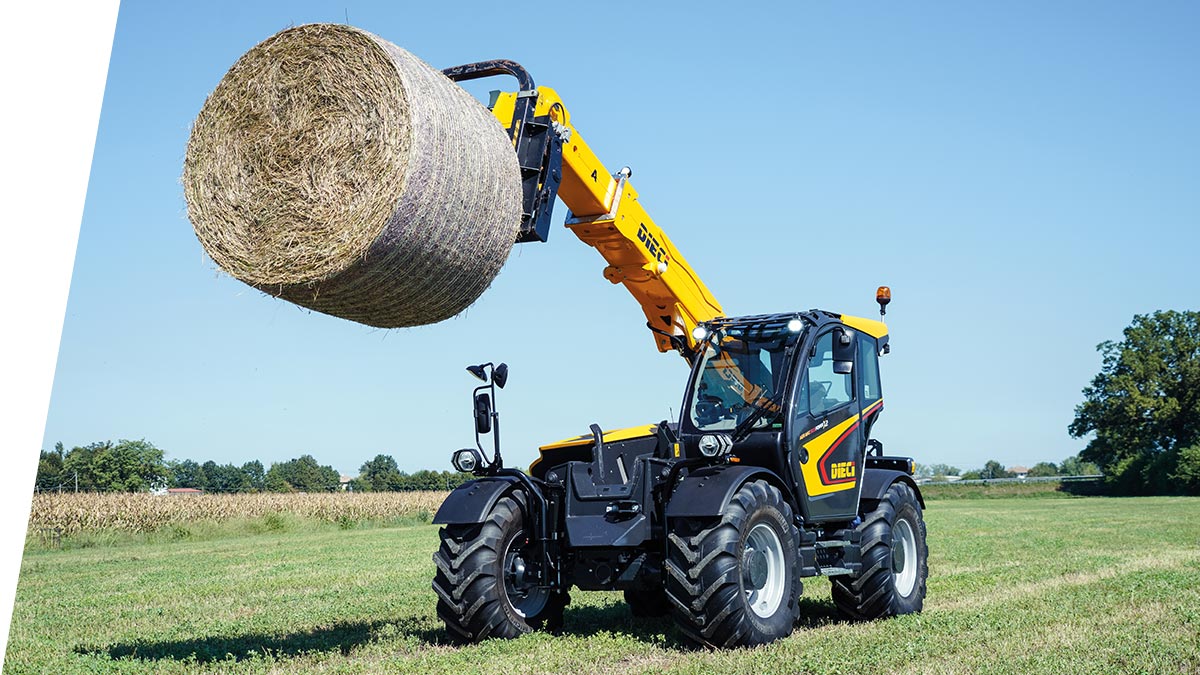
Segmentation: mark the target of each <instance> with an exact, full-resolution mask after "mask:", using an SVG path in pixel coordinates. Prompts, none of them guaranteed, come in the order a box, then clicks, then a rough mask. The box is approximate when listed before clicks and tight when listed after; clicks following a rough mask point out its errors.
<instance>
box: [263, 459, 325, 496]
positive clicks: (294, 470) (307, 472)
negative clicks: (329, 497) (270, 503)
mask: <svg viewBox="0 0 1200 675" xmlns="http://www.w3.org/2000/svg"><path fill="white" fill-rule="evenodd" d="M272 474H274V476H272ZM266 479H267V482H268V488H267V489H269V490H272V491H276V492H288V491H291V490H298V491H300V492H329V491H330V490H336V489H337V488H338V482H339V481H340V480H341V475H339V474H338V472H337V471H336V470H335V469H334V468H333V467H332V466H321V465H320V464H318V463H317V460H316V458H314V457H313V456H312V455H301V456H300V457H299V458H297V459H292V460H288V461H286V462H282V463H276V464H272V465H271V469H270V470H269V471H267V476H266ZM284 484H285V485H286V486H287V487H286V488H283V485H284ZM280 488H283V489H280Z"/></svg>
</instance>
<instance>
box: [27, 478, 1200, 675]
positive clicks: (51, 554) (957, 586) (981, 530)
mask: <svg viewBox="0 0 1200 675" xmlns="http://www.w3.org/2000/svg"><path fill="white" fill-rule="evenodd" d="M926 518H927V521H928V523H929V550H930V580H929V596H928V599H927V600H926V605H925V606H926V611H925V612H924V613H923V614H920V615H912V616H906V617H901V618H899V619H894V620H890V621H881V622H876V623H868V624H848V623H842V622H839V621H837V620H836V619H835V618H834V614H833V607H832V605H831V603H830V602H829V585H828V583H826V582H824V581H821V580H813V581H811V582H809V583H807V584H806V586H805V595H804V597H805V600H804V608H803V617H802V619H801V622H800V624H799V625H798V626H797V628H796V631H795V633H793V634H792V636H791V637H790V638H788V639H787V640H784V641H781V642H779V643H776V644H774V645H770V646H768V647H765V648H760V649H751V650H735V651H727V652H712V651H688V650H686V649H683V648H682V647H681V646H680V644H679V642H678V639H677V636H676V634H675V632H674V630H673V629H672V628H670V626H669V621H665V620H634V619H632V618H631V617H630V615H629V612H628V610H627V609H626V608H625V605H624V604H623V603H622V602H621V600H620V596H619V595H618V594H611V593H582V592H576V593H575V594H574V598H573V602H572V604H571V606H570V607H569V608H568V609H567V616H566V628H565V634H564V635H561V636H551V635H545V634H537V635H530V636H526V637H524V638H522V639H519V640H514V641H507V642H501V641H491V642H488V643H485V644H482V645H478V646H471V647H464V648H459V647H452V646H449V645H447V644H446V636H445V634H444V632H443V630H442V626H441V624H440V622H439V621H438V620H437V618H436V616H435V615H434V612H433V603H434V595H433V592H432V591H431V590H430V588H429V580H430V577H431V576H432V574H433V564H432V562H430V555H431V553H432V552H433V550H434V547H435V544H436V541H437V528H436V527H434V526H430V525H414V526H408V527H395V528H380V529H363V530H345V531H342V530H331V529H327V528H325V529H320V530H317V531H305V530H303V529H298V530H293V531H285V532H277V533H264V534H257V535H244V536H238V537H228V538H217V539H211V540H206V541H186V540H184V541H178V542H146V543H129V544H124V545H120V546H108V547H94V548H86V549H74V550H61V551H53V550H50V551H45V550H30V551H29V552H27V554H26V556H25V560H24V563H23V565H22V570H21V579H20V583H19V586H18V589H17V602H16V607H15V613H14V616H13V623H12V630H11V638H10V642H9V645H8V651H7V658H6V660H5V664H4V667H5V668H4V669H5V672H8V673H56V674H57V673H218V672H220V673H377V672H391V673H413V672H447V673H455V674H466V673H542V672H547V673H552V672H568V673H575V674H578V675H586V674H590V673H639V672H660V671H664V670H665V671H670V672H681V673H709V672H717V673H754V674H755V675H764V674H767V673H802V672H814V673H855V674H858V673H885V672H901V673H907V672H914V673H921V672H936V673H975V672H996V673H1026V672H1052V673H1056V675H1074V674H1075V673H1104V674H1106V675H1107V674H1110V673H1200V637H1198V636H1200V499H1197V498H1130V499H1102V498H1082V499H1037V498H1024V499H993V500H986V501H969V500H962V501H955V500H949V501H935V502H930V508H929V510H928V511H927V512H926Z"/></svg>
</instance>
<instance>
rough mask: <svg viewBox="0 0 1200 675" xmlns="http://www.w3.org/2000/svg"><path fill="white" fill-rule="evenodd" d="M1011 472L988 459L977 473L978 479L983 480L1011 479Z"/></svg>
mask: <svg viewBox="0 0 1200 675" xmlns="http://www.w3.org/2000/svg"><path fill="white" fill-rule="evenodd" d="M1012 476H1013V474H1012V472H1010V471H1008V470H1007V469H1005V468H1004V465H1003V464H1001V463H1000V462H997V461H996V460H994V459H989V460H988V461H987V464H984V465H983V468H982V469H981V470H980V471H979V477H980V478H983V479H985V480H990V479H992V478H1012Z"/></svg>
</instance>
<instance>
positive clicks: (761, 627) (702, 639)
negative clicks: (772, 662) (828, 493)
mask: <svg viewBox="0 0 1200 675" xmlns="http://www.w3.org/2000/svg"><path fill="white" fill-rule="evenodd" d="M798 540H799V532H798V530H797V529H796V526H795V524H794V523H793V522H792V510H791V507H789V506H788V504H787V502H785V501H784V500H783V495H781V494H780V492H779V490H778V489H776V488H775V487H773V486H771V485H769V484H768V483H767V482H766V481H761V480H760V481H755V482H752V483H747V484H746V485H744V486H742V488H741V489H740V490H738V491H737V493H736V494H735V495H734V496H733V499H731V500H730V502H729V503H728V504H727V505H726V506H725V511H724V513H723V514H722V515H721V517H720V519H716V520H709V521H698V520H690V519H689V520H681V521H678V522H675V523H672V526H671V533H670V535H669V536H668V543H667V560H666V564H665V566H664V576H665V577H666V590H667V598H668V599H669V600H670V601H671V605H672V613H673V614H674V617H675V623H676V624H677V625H678V626H679V628H680V630H681V631H682V632H683V634H684V635H685V636H686V637H687V638H688V639H689V640H690V641H692V642H695V643H697V644H701V645H710V646H713V647H735V646H752V645H760V644H766V643H768V642H773V641H775V640H778V639H780V638H783V637H786V636H787V635H789V634H790V633H791V632H792V626H793V624H794V623H795V621H796V613H797V599H798V598H799V596H800V588H801V585H800V580H799V579H798V578H797V576H796V569H797V557H798V548H797V547H798Z"/></svg>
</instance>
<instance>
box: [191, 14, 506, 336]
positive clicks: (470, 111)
mask: <svg viewBox="0 0 1200 675" xmlns="http://www.w3.org/2000/svg"><path fill="white" fill-rule="evenodd" d="M183 186H184V196H185V198H186V200H187V208H188V217H189V218H190V219H191V221H192V225H193V227H194V228H195V230H196V236H197V237H198V238H199V240H200V243H201V244H202V245H203V246H204V249H205V250H206V251H207V252H208V254H209V255H210V256H212V259H213V260H214V261H216V263H217V264H218V265H219V266H220V267H221V268H222V269H224V270H225V271H226V272H228V273H229V274H231V275H233V276H234V277H235V278H237V279H240V280H241V281H244V282H245V283H247V284H250V285H251V286H254V287H255V288H257V289H260V290H262V291H264V292H266V293H269V294H271V295H274V296H277V297H280V298H284V299H286V300H289V301H291V302H294V303H296V304H297V305H301V306H304V307H308V308H310V309H314V310H316V311H318V312H324V313H325V314H331V315H333V316H338V317H342V318H344V319H349V320H351V321H357V322H359V323H363V324H367V325H369V326H378V327H381V328H397V327H401V326H415V325H420V324H427V323H433V322H435V321H441V320H443V319H446V318H449V317H451V316H454V315H455V314H458V313H459V312H461V311H462V310H463V309H465V308H466V307H467V306H468V305H470V304H471V303H472V302H474V301H475V299H476V298H478V297H479V295H480V294H481V293H482V292H483V291H484V290H485V289H486V288H487V287H488V285H489V284H490V283H491V282H492V279H494V278H495V276H496V275H497V274H498V273H499V271H500V267H501V266H502V265H503V264H504V261H505V259H506V258H507V257H508V253H509V251H510V250H511V248H512V246H513V243H514V241H515V240H516V235H517V230H518V227H519V225H520V220H521V178H520V170H519V168H518V166H517V160H516V153H514V152H513V148H512V145H511V143H510V142H509V139H508V137H507V135H506V134H505V132H504V129H503V128H502V127H501V126H500V123H499V122H498V121H497V120H496V118H495V117H493V116H492V114H491V113H490V112H489V111H488V110H487V109H486V108H485V107H483V105H481V104H480V103H479V102H478V101H476V100H475V99H474V98H472V97H471V96H470V95H469V94H468V93H466V92H465V91H464V90H463V89H462V88H460V87H459V86H458V85H457V84H455V83H454V82H452V81H450V80H449V79H448V78H446V77H445V76H444V75H442V74H441V72H439V71H437V70H435V69H433V68H432V67H430V66H429V65H427V64H426V63H424V62H423V61H421V60H420V59H418V58H416V57H415V56H413V55H412V54H409V53H408V52H406V51H404V50H403V49H401V48H399V47H397V46H396V45H393V44H391V43H390V42H388V41H386V40H383V39H382V38H379V37H377V36H375V35H372V34H370V33H367V32H365V31H362V30H359V29H357V28H352V27H350V26H343V25H336V24H310V25H305V26H298V27H295V28H289V29H287V30H284V31H282V32H280V33H277V34H276V35H274V36H272V37H271V38H269V39H268V40H266V41H264V42H262V43H261V44H259V45H257V46H255V47H254V48H253V49H251V50H250V51H249V52H247V53H246V54H245V55H244V56H242V58H241V59H239V60H238V62H237V63H235V64H234V66H233V67H232V68H231V69H230V70H229V72H228V73H227V74H226V75H225V77H224V78H223V79H222V80H221V82H220V84H218V85H217V88H216V89H215V90H214V91H213V93H212V94H211V95H210V96H209V97H208V100H207V101H206V102H205V104H204V107H203V109H202V110H201V111H200V115H199V117H198V118H197V119H196V122H195V125H194V126H193V128H192V135H191V138H190V140H189V141H188V147H187V155H186V158H185V160H184V172H183Z"/></svg>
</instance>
